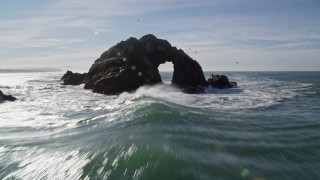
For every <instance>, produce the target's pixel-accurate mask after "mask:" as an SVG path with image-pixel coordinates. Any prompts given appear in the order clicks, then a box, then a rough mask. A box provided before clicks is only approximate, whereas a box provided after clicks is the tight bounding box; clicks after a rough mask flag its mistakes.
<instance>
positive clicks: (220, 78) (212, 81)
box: [208, 74, 237, 89]
mask: <svg viewBox="0 0 320 180" xmlns="http://www.w3.org/2000/svg"><path fill="white" fill-rule="evenodd" d="M208 84H209V85H211V86H212V87H214V88H220V89H224V88H234V87H237V83H236V82H230V81H229V78H228V77H227V76H225V75H218V74H211V76H210V78H209V79H208Z"/></svg>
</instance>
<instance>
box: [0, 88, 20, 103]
mask: <svg viewBox="0 0 320 180" xmlns="http://www.w3.org/2000/svg"><path fill="white" fill-rule="evenodd" d="M2 100H8V101H15V100H17V98H15V97H13V96H11V95H5V94H3V93H2V91H1V90H0V101H2Z"/></svg>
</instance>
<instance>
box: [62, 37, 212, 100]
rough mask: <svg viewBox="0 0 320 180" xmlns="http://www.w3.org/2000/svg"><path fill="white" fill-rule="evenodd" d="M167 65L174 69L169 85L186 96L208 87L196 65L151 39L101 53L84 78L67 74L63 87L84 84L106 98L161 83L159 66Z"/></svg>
mask: <svg viewBox="0 0 320 180" xmlns="http://www.w3.org/2000/svg"><path fill="white" fill-rule="evenodd" d="M166 62H171V63H172V64H173V67H174V72H173V77H172V81H171V84H172V85H174V86H176V87H179V88H182V90H183V91H184V92H186V93H201V92H204V91H203V89H204V87H207V86H208V82H207V81H206V79H205V77H204V74H203V71H202V68H201V66H200V65H199V63H198V62H197V61H195V60H193V59H192V58H190V57H189V56H188V55H187V54H186V53H185V52H183V51H182V50H181V49H177V48H176V47H173V46H171V44H170V43H169V42H168V41H167V40H163V39H158V38H156V37H155V36H154V35H152V34H149V35H145V36H143V37H142V38H140V39H136V38H133V37H131V38H129V39H127V40H125V41H121V42H120V43H118V44H116V45H115V46H113V47H111V48H110V49H108V50H107V51H105V52H104V53H103V54H102V55H101V56H100V58H98V59H97V60H96V61H95V62H94V63H93V64H92V66H91V68H90V69H89V72H88V73H86V74H77V73H72V72H71V71H68V72H67V73H66V74H65V75H64V76H63V77H62V80H63V84H65V85H78V84H81V83H85V86H84V88H85V89H92V91H93V92H96V93H103V94H107V95H114V94H119V93H122V92H124V91H133V90H135V89H137V88H139V87H140V86H143V85H152V84H156V83H162V80H161V76H160V73H159V70H158V67H159V65H160V64H163V63H166Z"/></svg>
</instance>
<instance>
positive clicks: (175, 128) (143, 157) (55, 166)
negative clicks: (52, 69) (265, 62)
mask: <svg viewBox="0 0 320 180" xmlns="http://www.w3.org/2000/svg"><path fill="white" fill-rule="evenodd" d="M224 74H226V75H227V76H228V77H229V79H230V80H231V81H236V82H237V83H238V85H239V87H238V88H235V89H228V90H220V89H213V88H208V89H206V92H207V93H206V94H197V95H190V94H183V93H181V92H180V91H179V90H177V89H174V88H172V87H170V86H169V85H166V84H164V85H157V86H153V87H141V88H140V89H138V90H137V91H136V92H133V93H123V94H121V95H119V96H105V95H101V94H94V93H91V92H90V91H88V90H84V89H83V85H80V86H63V85H60V81H59V79H60V77H61V76H62V74H61V73H0V89H1V90H2V91H3V92H4V93H6V94H12V95H14V96H15V97H17V98H18V100H17V101H15V102H4V101H0V179H254V180H267V179H320V120H319V112H320V72H224ZM209 75H210V72H207V73H206V77H209ZM162 77H163V79H164V81H165V82H170V78H171V73H162Z"/></svg>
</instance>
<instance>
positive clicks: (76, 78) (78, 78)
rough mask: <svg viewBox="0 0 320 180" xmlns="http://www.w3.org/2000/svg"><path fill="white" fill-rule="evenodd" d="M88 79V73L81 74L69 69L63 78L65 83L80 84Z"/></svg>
mask: <svg viewBox="0 0 320 180" xmlns="http://www.w3.org/2000/svg"><path fill="white" fill-rule="evenodd" d="M85 79H86V73H84V74H79V73H73V72H72V71H67V72H66V73H65V74H64V75H63V76H62V78H61V80H62V82H63V84H64V85H80V84H82V83H83V82H84V80H85Z"/></svg>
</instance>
